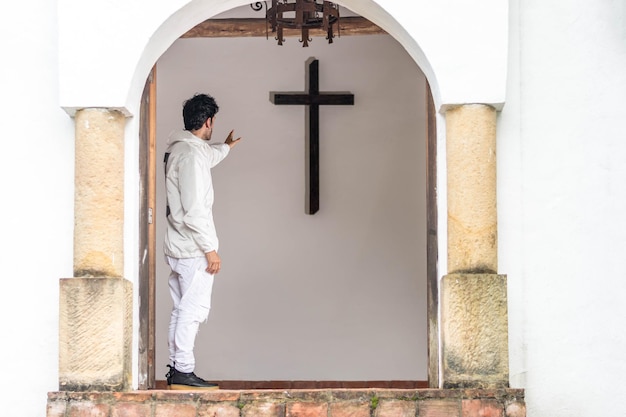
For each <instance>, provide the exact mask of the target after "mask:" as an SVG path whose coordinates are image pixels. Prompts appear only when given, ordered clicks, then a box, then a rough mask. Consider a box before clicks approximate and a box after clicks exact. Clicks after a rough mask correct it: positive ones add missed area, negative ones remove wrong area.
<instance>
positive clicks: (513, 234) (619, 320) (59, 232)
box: [0, 0, 626, 417]
mask: <svg viewBox="0 0 626 417" xmlns="http://www.w3.org/2000/svg"><path fill="white" fill-rule="evenodd" d="M353 2H354V3H357V2H356V0H354V1H353ZM58 3H59V8H58V10H57V7H56V5H57V3H56V2H49V1H43V0H40V1H36V0H32V1H30V2H11V3H10V5H6V6H4V10H5V11H7V13H3V14H2V18H1V20H2V24H0V43H1V46H2V52H3V54H4V56H5V57H8V59H4V60H3V63H2V65H1V66H0V83H1V85H0V87H1V91H2V95H0V110H1V111H0V114H1V115H2V116H1V117H2V119H1V120H2V122H3V125H2V127H3V132H4V139H5V140H4V142H3V145H2V146H3V152H4V155H5V158H4V159H3V162H2V163H1V164H0V173H1V176H0V178H2V190H3V196H4V197H3V199H2V204H1V205H0V214H1V215H2V218H3V219H4V220H5V221H4V224H3V229H2V232H1V235H2V237H3V240H4V242H5V248H4V249H3V251H2V255H0V259H1V260H2V261H3V263H2V264H3V291H4V292H3V302H2V303H0V317H2V318H1V320H2V322H1V323H2V329H3V336H2V337H3V339H2V340H3V342H4V343H2V347H0V354H1V356H2V358H3V359H4V360H3V368H2V369H3V372H4V375H5V376H6V377H5V378H2V380H1V381H0V392H2V393H3V395H4V397H3V398H12V399H14V401H11V402H5V403H4V404H3V410H2V412H3V415H4V414H6V415H11V416H17V415H20V416H33V417H34V416H41V415H43V414H44V412H45V401H46V393H47V392H48V391H54V390H56V389H57V370H58V360H57V354H58V353H57V350H58V348H57V346H58V279H59V278H62V277H69V276H71V274H72V265H71V263H72V228H73V152H74V147H73V124H72V120H71V119H70V118H68V117H67V116H66V115H65V114H64V112H63V111H62V110H61V107H60V106H61V105H62V104H66V105H68V106H71V105H74V104H76V105H80V104H82V103H80V102H78V101H77V102H72V101H71V100H69V101H68V102H67V103H62V102H61V100H60V98H59V88H60V87H59V84H58V78H59V76H60V74H59V73H58V70H57V65H58V63H59V59H60V58H59V56H60V54H61V51H60V50H59V48H60V47H59V46H58V45H57V42H56V36H57V20H56V18H57V12H58V16H59V19H61V22H62V23H61V24H62V25H64V26H66V25H67V26H66V28H67V30H68V32H66V33H65V35H64V38H63V39H64V40H63V41H61V43H63V42H65V44H66V45H73V47H76V51H77V52H76V57H77V58H76V59H77V60H79V59H83V60H84V57H85V55H84V54H82V55H81V52H82V51H83V50H82V49H81V48H83V49H84V50H85V51H91V50H92V49H90V48H93V51H94V53H93V55H90V57H91V58H94V59H95V61H87V60H84V62H85V63H88V62H91V63H94V65H95V66H99V68H101V69H102V71H104V72H103V73H100V72H96V73H93V72H92V73H90V72H89V71H83V70H84V68H83V67H81V66H78V67H76V68H78V69H79V74H78V75H79V80H80V81H81V82H80V83H78V85H77V86H75V88H76V89H77V90H80V88H87V87H89V89H88V90H89V91H90V92H94V91H95V92H96V93H95V97H96V98H97V99H96V100H94V101H93V102H89V103H87V104H88V105H106V104H108V103H107V102H106V100H104V99H103V100H99V98H101V95H100V94H102V95H106V94H107V89H108V88H111V87H112V86H115V85H117V84H118V82H117V81H119V80H118V79H117V78H116V76H114V75H112V74H113V73H111V72H110V70H112V69H116V68H118V69H119V68H120V64H121V63H127V62H129V61H128V60H129V59H131V60H133V62H136V61H137V59H138V58H137V55H139V54H141V53H142V51H143V49H142V46H143V45H145V44H146V43H147V42H148V39H150V34H151V33H153V32H154V31H155V30H156V28H157V27H158V25H159V24H160V22H162V21H163V20H165V19H166V18H167V17H168V16H169V14H167V13H165V12H164V10H163V9H162V8H161V7H163V8H165V7H166V6H161V5H156V4H155V3H154V2H151V3H150V6H151V7H147V6H146V5H147V4H148V2H144V3H142V2H140V1H137V2H126V1H122V0H120V1H118V2H112V1H110V2H101V3H97V4H96V3H89V4H87V3H86V2H68V1H65V0H63V1H59V2H58ZM225 3H226V2H221V3H220V4H225ZM241 3H242V4H243V2H241ZM430 3H431V4H435V2H430ZM501 3H503V2H501ZM163 4H164V5H165V4H166V3H163ZM180 4H182V2H178V3H176V2H174V1H172V2H168V3H167V5H168V6H167V7H172V8H176V7H177V5H180ZM364 4H365V7H364V11H366V12H367V11H368V10H370V9H371V8H372V7H373V6H372V2H369V3H364ZM377 4H380V5H382V6H383V7H394V9H393V10H390V13H391V15H392V17H395V18H396V19H397V20H399V21H401V22H403V24H405V25H406V26H407V30H408V31H409V33H418V31H421V30H424V29H420V28H423V26H420V25H418V24H417V23H415V22H414V21H413V20H411V19H412V18H411V17H410V16H409V13H405V11H406V9H405V8H408V7H412V4H411V3H408V2H407V3H406V4H405V2H394V1H392V0H386V1H382V0H381V1H379V2H377ZM437 4H444V2H437ZM445 4H446V5H447V6H446V7H448V6H449V7H452V6H454V4H453V2H445ZM83 5H84V7H88V9H85V10H84V11H82V12H81V7H82V6H83ZM119 5H126V6H124V7H133V8H136V10H137V12H134V13H133V14H130V15H124V16H125V18H130V19H131V21H130V23H128V22H127V21H123V22H122V23H119V22H118V20H116V16H120V15H121V14H122V13H120V10H121V9H120V8H119V7H116V6H119ZM79 6H80V7H79ZM104 6H106V7H111V10H110V11H108V12H106V13H104V12H103V13H101V12H102V10H100V9H99V7H104ZM510 6H511V7H510V11H511V18H510V23H511V26H510V30H511V38H510V43H509V45H508V48H509V58H508V64H509V66H508V80H507V97H506V99H507V104H506V106H505V107H504V110H503V112H502V114H501V115H500V118H499V130H498V135H499V137H498V164H499V166H498V173H499V199H498V205H499V220H500V224H499V241H500V252H499V256H500V272H502V273H506V274H507V275H508V277H509V289H510V291H509V318H510V319H511V320H512V321H511V329H510V330H511V335H510V336H511V337H510V340H511V375H512V382H513V384H514V385H515V386H519V387H523V388H525V389H526V402H527V406H528V415H529V417H545V416H550V417H571V416H574V417H577V416H580V417H605V416H620V415H623V413H622V411H621V403H620V401H621V399H622V398H623V394H624V389H623V375H624V374H626V369H625V368H626V365H625V362H624V355H623V352H624V351H626V341H625V339H624V338H625V336H624V335H625V332H624V323H625V322H626V311H625V308H626V307H625V303H624V302H623V300H622V298H623V294H624V293H625V290H626V288H625V284H624V283H625V277H624V273H623V267H622V264H623V259H624V253H623V250H624V249H623V248H624V247H626V242H625V237H624V236H625V230H626V227H625V225H624V215H623V213H624V212H625V211H626V210H625V209H626V197H625V195H624V192H623V190H624V184H625V183H626V173H625V172H624V164H623V161H624V160H625V159H626V158H625V157H626V155H625V153H626V140H624V139H626V138H625V134H624V129H623V120H624V119H625V116H626V115H625V114H624V112H625V110H624V106H623V101H624V97H626V85H625V83H626V81H625V77H626V75H625V74H626V73H625V72H624V68H625V67H626V66H625V64H626V63H625V62H624V61H625V60H626V51H625V50H624V44H625V33H624V30H625V29H624V28H625V27H626V22H625V19H626V17H625V15H626V13H625V11H624V5H623V2H621V1H619V0H613V1H611V0H604V1H595V2H562V1H557V0H550V1H546V0H543V1H536V0H529V1H524V2H520V1H518V0H512V1H510ZM442 7H443V6H442ZM122 9H123V7H122ZM372 13H373V15H374V16H376V17H378V18H380V19H381V20H382V19H383V17H384V14H379V10H377V9H376V10H374V11H373V12H372ZM485 15H486V16H487V17H488V15H489V13H486V14H485ZM82 16H89V19H90V20H88V21H89V22H91V23H93V22H106V23H107V25H106V26H105V28H106V29H107V30H109V29H111V30H115V31H118V33H120V34H122V35H121V38H115V41H111V39H113V38H111V37H110V36H108V34H104V35H103V32H102V27H99V26H94V25H93V24H92V25H91V26H89V27H80V28H78V29H77V30H76V31H75V30H74V29H76V27H75V25H78V22H80V21H82V20H81V17H82ZM148 16H149V17H150V19H148ZM422 16H424V14H422ZM425 16H426V17H425V18H424V20H428V19H430V20H431V22H432V24H433V25H437V24H442V25H443V24H445V23H446V22H445V21H444V18H445V16H444V15H441V14H439V15H436V16H435V15H433V14H426V15H425ZM433 16H435V17H433ZM199 18H202V17H199ZM159 19H161V20H159ZM154 21H158V23H156V24H155V23H154ZM124 22H126V23H124ZM467 22H468V25H470V26H471V25H472V24H476V22H477V20H475V19H469V18H468V19H467ZM117 23H119V24H117ZM448 23H449V22H448ZM144 25H145V26H144ZM125 27H128V28H129V29H128V31H124V32H121V31H120V30H122V29H123V28H125ZM25 28H28V30H26V29H25ZM92 28H93V29H94V30H93V32H91V31H90V29H92ZM446 28H448V29H446V30H443V31H442V33H441V34H437V35H436V36H437V37H439V39H440V43H432V44H431V45H433V46H432V48H434V49H438V48H441V51H440V52H439V53H441V54H445V53H449V51H450V50H449V49H447V45H448V42H447V41H446V39H455V38H458V37H462V36H464V35H465V34H466V32H468V31H471V27H470V28H469V29H468V28H467V27H465V28H464V29H458V30H455V28H454V26H446ZM420 33H421V32H420ZM96 34H97V35H96ZM443 37H445V38H446V39H442V38H443ZM94 38H95V39H99V41H98V42H95V41H94ZM487 38H488V37H487ZM487 38H486V39H485V41H486V40H487ZM160 39H161V38H160ZM342 41H343V39H342ZM128 44H130V45H131V46H132V48H128ZM487 44H488V43H487ZM101 45H110V46H111V48H112V50H111V51H109V50H108V49H107V53H106V54H101V53H96V52H102V50H101V49H99V47H100V46H101ZM137 45H139V46H137ZM437 45H438V46H437ZM334 46H339V41H338V43H337V44H335V45H334ZM334 46H333V47H334ZM166 48H167V47H164V49H166ZM109 52H110V53H109ZM468 55H469V54H468ZM468 55H464V56H468ZM454 56H455V55H454V54H451V55H450V57H449V62H450V63H451V64H453V63H455V62H457V61H455V59H454ZM470 56H471V55H470ZM16 57H19V58H16ZM81 57H83V58H81ZM99 59H102V61H99ZM324 62H326V61H323V63H324ZM75 64H77V63H76V62H68V63H67V65H68V66H71V65H75ZM150 66H151V64H145V68H144V69H145V73H143V74H144V80H145V74H147V71H148V70H149V68H150ZM463 68H464V67H463V65H459V68H458V70H459V71H462V70H463ZM86 74H91V75H92V76H91V78H88V77H86V76H84V75H86ZM97 74H107V76H100V75H97ZM324 74H325V72H324V70H323V69H322V76H324ZM70 78H71V77H69V76H68V77H66V78H64V79H65V80H67V79H70ZM120 78H122V79H123V80H126V81H125V85H127V86H128V85H129V84H130V83H129V82H128V80H129V79H131V76H127V75H123V76H121V77H120ZM487 78H488V77H487ZM144 80H141V82H138V83H137V85H135V86H133V88H135V89H137V90H138V91H141V88H142V87H143V81H144ZM300 81H301V78H300V77H298V78H297V80H294V82H293V86H292V85H291V83H290V85H289V86H285V87H284V88H285V89H295V88H297V86H301V84H300ZM326 82H330V81H323V85H324V86H325V85H326ZM91 87H94V88H93V89H92V88H91ZM277 87H282V86H277ZM332 87H333V88H334V86H332ZM128 88H131V87H130V86H129V87H128ZM329 88H331V86H329ZM337 88H339V89H344V88H346V87H345V84H342V85H339V86H337ZM267 90H268V89H267V88H266V89H265V91H267ZM100 92H102V93H100ZM115 92H116V93H117V92H118V91H117V90H115ZM68 94H69V93H68ZM72 94H73V93H72ZM137 94H138V93H137ZM120 95H126V92H124V93H120ZM181 96H182V94H181ZM227 97H229V96H228V95H224V97H223V99H227ZM223 99H222V101H223ZM120 101H121V102H124V99H122V100H120ZM118 104H119V102H118V101H115V102H113V104H112V105H118ZM225 104H228V102H225ZM234 104H235V103H234ZM122 105H123V104H122ZM227 108H235V106H234V105H233V106H228V105H226V106H225V107H224V109H223V110H222V112H221V116H225V115H226V109H227ZM355 108H356V107H355ZM281 111H283V110H281ZM341 111H342V112H343V113H344V114H342V115H341V116H342V117H345V112H346V111H348V110H345V109H341ZM324 117H325V118H326V116H324ZM134 124H136V121H135V120H134V119H130V120H129V126H131V127H130V128H129V132H131V130H130V129H134V127H132V126H135V125H134ZM223 128H224V131H226V129H227V127H226V126H223ZM300 128H301V126H300V125H298V127H297V128H294V129H296V130H297V131H298V132H299V129H300ZM133 135H135V134H134V133H132V132H131V133H129V136H128V141H129V147H130V144H132V143H133V140H134V137H136V135H135V136H133ZM247 140H248V141H249V143H250V142H252V141H251V140H250V136H249V135H248V136H247ZM340 143H341V142H340V141H333V145H334V146H337V144H340ZM244 149H246V147H245V146H244V144H242V146H241V149H240V152H239V154H238V155H237V154H234V155H233V158H232V159H231V160H229V161H227V162H225V165H223V166H222V167H220V169H221V170H223V171H225V170H226V169H229V167H232V168H235V166H234V165H235V164H236V163H237V162H238V161H237V159H236V157H240V158H241V159H243V156H242V155H243V154H244V152H248V151H244ZM334 149H336V148H334ZM326 150H328V148H327V147H326ZM131 152H134V150H132V149H131ZM330 157H332V155H330V156H328V155H325V156H324V159H323V160H324V161H330V162H332V160H331V159H329V158H330ZM228 164H230V165H228ZM130 167H131V168H132V167H133V166H132V165H131V166H130ZM135 167H136V165H135ZM331 168H332V165H331ZM327 169H328V168H327ZM235 171H236V172H237V175H239V173H240V172H239V171H237V170H235ZM128 172H129V173H130V174H129V176H130V175H134V174H132V173H133V172H136V169H135V170H134V171H133V170H132V169H129V170H128ZM218 172H219V171H216V175H217V174H218ZM324 172H328V171H324ZM220 175H221V174H220ZM132 180H133V177H130V179H129V181H128V182H129V183H132V182H133V181H132ZM294 184H295V185H300V184H301V182H300V181H295V180H294ZM135 187H136V185H135ZM219 187H220V188H219V191H221V194H219V196H220V197H221V198H223V199H225V198H227V197H229V191H228V189H227V188H225V187H223V186H221V185H219ZM439 192H440V193H441V192H443V190H441V189H440V190H439ZM136 194H137V193H134V194H129V196H128V198H131V197H133V196H136ZM325 201H326V202H328V198H327V197H324V198H323V200H322V202H323V203H324V202H325ZM294 204H295V203H294ZM300 207H301V206H300V205H296V206H294V210H295V209H299V208H300ZM222 212H225V211H224V210H222ZM440 215H441V213H440ZM136 217H137V216H136V210H135V211H132V210H130V211H129V215H128V220H129V223H131V222H132V221H135V220H134V219H136ZM442 217H443V216H442ZM131 226H132V225H131ZM129 227H130V226H129ZM220 227H221V229H224V228H225V227H226V219H223V220H222V222H221V224H220ZM225 232H226V230H224V233H225ZM224 233H222V234H224ZM126 239H127V241H128V243H127V244H128V245H129V246H134V242H135V241H136V236H133V235H130V234H129V235H128V236H126ZM225 239H227V237H225ZM237 244H239V242H237ZM224 245H226V247H228V246H229V243H228V240H226V241H225V242H224ZM224 250H226V248H224ZM224 255H226V254H224ZM228 257H229V258H231V255H229V256H228ZM232 257H233V258H237V257H238V254H236V253H235V254H233V255H232ZM225 260H228V259H225ZM130 270H131V271H132V268H130ZM224 273H226V270H225V271H224ZM128 278H129V279H133V280H134V279H135V276H134V275H132V274H131V275H129V276H128ZM229 285H230V284H229ZM218 291H219V289H218ZM225 291H226V289H223V290H222V293H224V292H225ZM217 302H218V300H217V298H216V303H217ZM227 307H228V306H227ZM222 311H224V309H222ZM217 312H218V305H216V306H215V310H214V313H215V315H217V314H218V313H217ZM215 315H214V316H213V318H215ZM244 319H249V317H246V318H243V319H241V320H242V322H243V321H244ZM274 325H277V323H276V322H275V321H273V322H270V323H269V324H268V327H270V326H274ZM207 331H208V329H207ZM283 338H286V337H285V336H283ZM7 341H9V342H7ZM157 365H158V366H160V363H159V364H157ZM16 375H27V376H29V379H28V388H27V389H26V388H25V387H24V385H23V384H21V383H20V384H17V383H16V380H15V376H16Z"/></svg>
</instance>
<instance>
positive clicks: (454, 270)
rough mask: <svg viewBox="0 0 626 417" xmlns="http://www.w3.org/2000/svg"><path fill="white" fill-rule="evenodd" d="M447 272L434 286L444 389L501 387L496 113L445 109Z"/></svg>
mask: <svg viewBox="0 0 626 417" xmlns="http://www.w3.org/2000/svg"><path fill="white" fill-rule="evenodd" d="M445 114H446V154H447V161H446V163H447V181H448V275H446V276H444V277H443V278H442V285H441V334H442V378H441V379H442V383H443V387H444V388H456V387H469V388H495V387H508V379H509V375H508V369H509V365H508V319H507V295H506V294H507V292H506V276H505V275H498V274H497V270H498V250H497V249H498V230H497V209H496V110H495V109H494V108H493V107H491V106H488V105H482V104H466V105H460V106H456V107H452V108H450V109H448V110H447V111H446V113H445Z"/></svg>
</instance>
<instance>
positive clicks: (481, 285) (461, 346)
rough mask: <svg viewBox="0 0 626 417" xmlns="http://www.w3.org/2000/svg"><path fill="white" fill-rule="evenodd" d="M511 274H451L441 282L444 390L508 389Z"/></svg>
mask: <svg viewBox="0 0 626 417" xmlns="http://www.w3.org/2000/svg"><path fill="white" fill-rule="evenodd" d="M507 316H508V309H507V282H506V275H497V274H449V275H446V276H444V277H443V278H442V281H441V336H442V352H441V353H442V382H443V388H480V389H485V388H507V387H508V386H509V344H508V317H507Z"/></svg>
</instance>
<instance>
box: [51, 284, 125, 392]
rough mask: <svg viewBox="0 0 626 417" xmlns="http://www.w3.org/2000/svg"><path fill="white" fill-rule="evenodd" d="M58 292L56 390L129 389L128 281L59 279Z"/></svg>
mask: <svg viewBox="0 0 626 417" xmlns="http://www.w3.org/2000/svg"><path fill="white" fill-rule="evenodd" d="M59 294H60V300H59V305H60V312H59V313H60V314H59V321H60V322H59V389H60V390H61V391H126V390H129V389H130V388H131V367H132V355H131V349H132V317H133V316H132V283H131V282H130V281H128V280H126V279H124V278H64V279H61V280H60V292H59Z"/></svg>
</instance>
